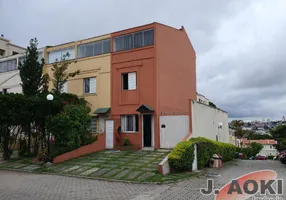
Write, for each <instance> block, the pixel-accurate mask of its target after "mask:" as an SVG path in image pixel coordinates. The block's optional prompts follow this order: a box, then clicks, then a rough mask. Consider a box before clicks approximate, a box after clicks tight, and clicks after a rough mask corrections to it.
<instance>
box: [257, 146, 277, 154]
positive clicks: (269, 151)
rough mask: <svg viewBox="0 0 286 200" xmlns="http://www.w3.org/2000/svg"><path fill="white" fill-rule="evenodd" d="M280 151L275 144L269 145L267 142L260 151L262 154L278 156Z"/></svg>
mask: <svg viewBox="0 0 286 200" xmlns="http://www.w3.org/2000/svg"><path fill="white" fill-rule="evenodd" d="M277 153H278V151H277V150H276V149H275V147H274V146H273V145H268V144H265V145H263V149H262V150H261V151H260V152H259V154H261V155H266V156H270V155H272V156H276V155H277Z"/></svg>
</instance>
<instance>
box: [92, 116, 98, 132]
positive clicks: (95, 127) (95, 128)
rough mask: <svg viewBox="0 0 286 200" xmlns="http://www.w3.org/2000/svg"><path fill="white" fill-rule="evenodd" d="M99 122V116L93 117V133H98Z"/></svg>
mask: <svg viewBox="0 0 286 200" xmlns="http://www.w3.org/2000/svg"><path fill="white" fill-rule="evenodd" d="M97 122H98V117H92V118H91V132H92V133H98V130H97Z"/></svg>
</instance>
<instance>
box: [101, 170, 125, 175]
mask: <svg viewBox="0 0 286 200" xmlns="http://www.w3.org/2000/svg"><path fill="white" fill-rule="evenodd" d="M120 171H121V169H114V170H111V171H110V172H107V173H106V174H104V175H103V177H110V176H114V175H115V174H117V173H118V172H120Z"/></svg>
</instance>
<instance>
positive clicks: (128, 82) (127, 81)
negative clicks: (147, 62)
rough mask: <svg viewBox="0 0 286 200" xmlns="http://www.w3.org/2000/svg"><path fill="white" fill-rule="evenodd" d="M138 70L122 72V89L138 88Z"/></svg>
mask: <svg viewBox="0 0 286 200" xmlns="http://www.w3.org/2000/svg"><path fill="white" fill-rule="evenodd" d="M136 85H137V81H136V72H130V73H123V74H122V90H136Z"/></svg>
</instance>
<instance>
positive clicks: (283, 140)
mask: <svg viewBox="0 0 286 200" xmlns="http://www.w3.org/2000/svg"><path fill="white" fill-rule="evenodd" d="M270 133H271V135H272V137H273V138H274V139H275V140H277V142H278V144H277V145H275V146H276V149H277V150H278V151H282V150H284V149H286V125H283V124H282V125H279V126H276V127H275V128H274V129H272V130H271V131H270Z"/></svg>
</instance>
